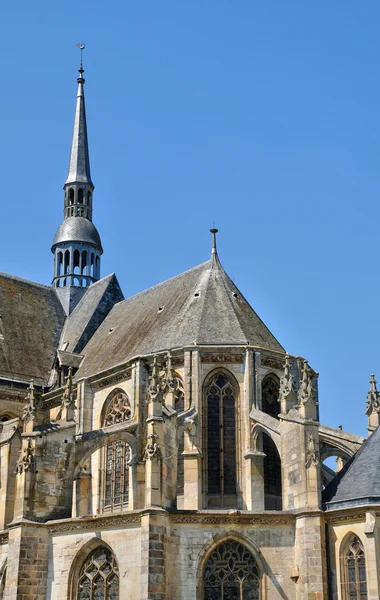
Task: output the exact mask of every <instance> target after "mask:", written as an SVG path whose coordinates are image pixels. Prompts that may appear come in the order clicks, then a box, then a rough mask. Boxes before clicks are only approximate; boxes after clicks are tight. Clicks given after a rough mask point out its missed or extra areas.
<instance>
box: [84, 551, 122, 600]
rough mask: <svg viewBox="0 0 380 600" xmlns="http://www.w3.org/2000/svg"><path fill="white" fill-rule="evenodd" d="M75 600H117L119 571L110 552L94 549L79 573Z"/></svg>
mask: <svg viewBox="0 0 380 600" xmlns="http://www.w3.org/2000/svg"><path fill="white" fill-rule="evenodd" d="M77 600H119V571H118V568H117V564H116V559H115V557H114V555H113V554H112V552H110V550H108V549H107V548H104V547H103V546H100V547H99V548H96V549H95V550H93V552H91V554H90V555H89V556H88V557H87V559H86V560H85V561H84V563H83V565H82V568H81V570H80V573H79V581H78V593H77Z"/></svg>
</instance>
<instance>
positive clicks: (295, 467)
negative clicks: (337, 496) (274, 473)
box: [281, 416, 321, 510]
mask: <svg viewBox="0 0 380 600" xmlns="http://www.w3.org/2000/svg"><path fill="white" fill-rule="evenodd" d="M319 460H320V459H319V435H318V423H314V422H312V421H307V422H304V421H302V420H301V419H297V418H296V417H294V418H289V417H288V416H286V417H285V416H282V419H281V461H282V483H283V486H282V488H283V489H282V498H283V509H284V510H288V509H294V508H296V509H301V510H302V509H307V508H318V507H320V504H321V476H320V464H319Z"/></svg>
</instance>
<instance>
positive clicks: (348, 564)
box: [341, 535, 368, 600]
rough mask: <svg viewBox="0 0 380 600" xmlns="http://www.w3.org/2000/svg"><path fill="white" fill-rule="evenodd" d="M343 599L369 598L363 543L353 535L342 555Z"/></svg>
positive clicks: (364, 599) (358, 599)
mask: <svg viewBox="0 0 380 600" xmlns="http://www.w3.org/2000/svg"><path fill="white" fill-rule="evenodd" d="M341 580H342V598H343V600H367V597H368V596H367V577H366V567H365V554H364V548H363V544H362V543H361V541H360V539H359V538H358V536H356V535H353V536H352V537H351V538H350V539H349V540H348V543H347V544H346V545H345V547H344V551H343V553H342V556H341Z"/></svg>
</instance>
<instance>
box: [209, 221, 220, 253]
mask: <svg viewBox="0 0 380 600" xmlns="http://www.w3.org/2000/svg"><path fill="white" fill-rule="evenodd" d="M210 233H211V235H212V250H211V256H213V255H214V254H217V251H216V234H217V233H218V229H215V227H213V228H212V229H210Z"/></svg>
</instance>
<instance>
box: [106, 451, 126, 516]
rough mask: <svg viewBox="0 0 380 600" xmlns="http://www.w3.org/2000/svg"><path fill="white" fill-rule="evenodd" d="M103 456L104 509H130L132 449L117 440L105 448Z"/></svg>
mask: <svg viewBox="0 0 380 600" xmlns="http://www.w3.org/2000/svg"><path fill="white" fill-rule="evenodd" d="M103 454H104V456H103V464H104V468H103V509H104V511H109V510H120V509H122V508H123V507H124V508H127V509H128V507H129V479H130V477H129V470H130V464H131V457H132V453H131V447H130V446H129V444H127V443H125V442H123V441H121V440H117V441H116V442H112V443H111V444H107V445H106V446H105V447H104V448H103Z"/></svg>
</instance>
